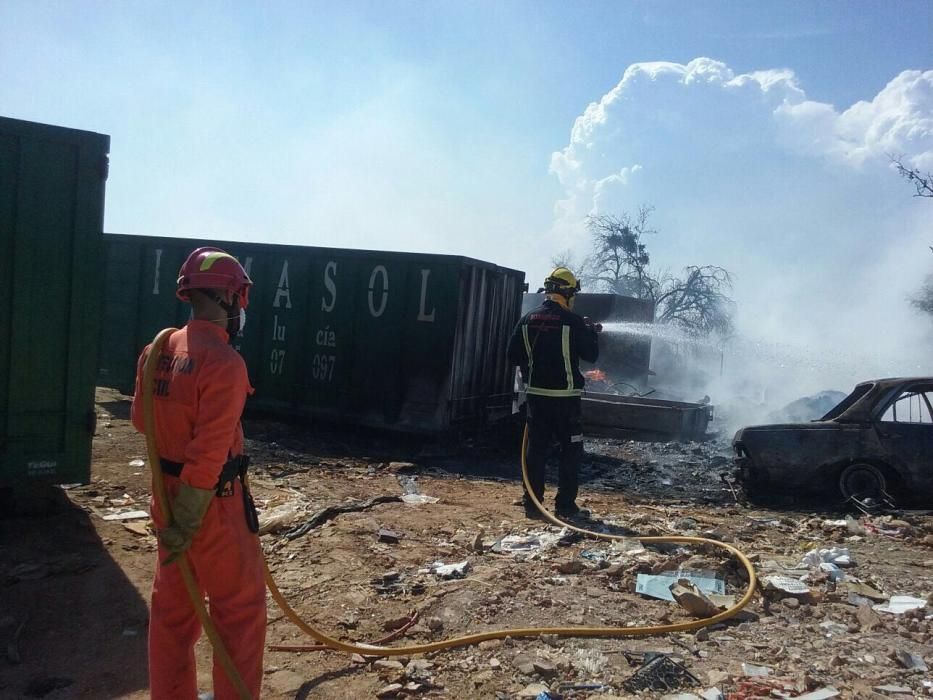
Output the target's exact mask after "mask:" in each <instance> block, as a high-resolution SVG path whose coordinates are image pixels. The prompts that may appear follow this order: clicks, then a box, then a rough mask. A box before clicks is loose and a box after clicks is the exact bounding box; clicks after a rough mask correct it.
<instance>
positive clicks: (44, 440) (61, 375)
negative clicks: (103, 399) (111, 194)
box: [0, 117, 110, 492]
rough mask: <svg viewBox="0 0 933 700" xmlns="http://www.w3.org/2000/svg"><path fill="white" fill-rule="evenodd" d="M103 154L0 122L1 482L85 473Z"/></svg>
mask: <svg viewBox="0 0 933 700" xmlns="http://www.w3.org/2000/svg"><path fill="white" fill-rule="evenodd" d="M109 150H110V139H109V137H107V136H104V135H102V134H94V133H90V132H86V131H75V130H73V129H64V128H61V127H56V126H48V125H45V124H35V123H32V122H24V121H19V120H15V119H7V118H3V117H0V489H13V491H14V492H16V491H19V490H25V489H26V488H28V487H29V486H30V485H31V484H34V483H58V484H61V483H86V482H87V481H88V480H89V477H90V463H91V439H92V437H93V434H94V423H95V420H94V418H95V412H94V384H95V380H96V376H97V343H98V337H99V328H100V301H101V294H100V291H101V287H102V282H103V280H101V268H102V260H103V251H102V242H101V236H102V229H103V219H104V183H105V181H106V179H107V163H108V160H107V157H108V156H107V154H108V152H109Z"/></svg>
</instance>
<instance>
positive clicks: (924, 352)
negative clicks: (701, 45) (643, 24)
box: [550, 58, 933, 407]
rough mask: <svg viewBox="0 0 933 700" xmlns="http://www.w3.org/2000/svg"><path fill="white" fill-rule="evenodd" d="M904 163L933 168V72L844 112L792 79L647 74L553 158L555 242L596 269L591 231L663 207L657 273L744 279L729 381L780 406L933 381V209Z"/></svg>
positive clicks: (907, 74)
mask: <svg viewBox="0 0 933 700" xmlns="http://www.w3.org/2000/svg"><path fill="white" fill-rule="evenodd" d="M890 155H894V156H898V157H902V158H903V160H904V162H905V164H909V165H910V166H911V167H918V168H921V169H922V170H930V169H933V70H926V71H919V70H908V71H904V72H902V73H900V74H899V75H896V76H894V77H893V78H892V79H891V81H890V82H889V83H888V84H887V85H886V86H885V87H884V88H883V89H882V90H881V91H880V92H879V93H878V94H877V95H875V96H874V97H871V98H870V99H869V100H866V101H860V102H857V103H856V104H853V105H851V106H849V107H847V108H845V109H842V110H839V109H837V108H836V107H834V106H833V105H831V104H826V103H823V102H819V101H814V100H812V99H809V98H808V97H807V95H806V93H805V92H804V90H803V88H802V87H801V84H800V81H799V80H798V78H797V76H795V74H794V73H793V72H792V71H791V70H788V69H779V70H761V71H753V72H750V73H744V74H736V72H734V71H733V70H732V69H730V68H729V67H728V66H727V65H725V64H724V63H722V62H719V61H715V60H711V59H709V58H697V59H695V60H693V61H691V62H689V63H688V64H686V65H681V64H676V63H640V64H634V65H632V66H630V67H629V68H628V69H627V70H626V71H625V73H624V75H623V77H622V79H621V80H620V81H619V83H618V84H617V85H616V86H615V87H614V88H613V89H612V90H610V91H609V92H608V93H606V94H605V95H603V96H602V98H600V99H599V100H598V101H596V102H593V103H591V104H590V105H589V106H587V107H586V109H585V110H584V111H583V113H582V114H581V115H580V116H579V117H578V118H577V119H576V122H575V123H574V125H573V129H572V130H571V134H570V141H569V143H568V144H567V146H566V147H564V148H563V149H562V150H560V151H558V152H556V153H554V154H553V155H552V157H551V172H552V173H553V174H554V175H555V176H556V177H557V179H558V180H559V183H560V186H561V189H562V195H561V197H560V199H559V201H558V202H557V203H556V205H555V212H554V215H555V220H554V224H553V229H552V231H551V233H550V242H551V245H552V248H553V249H554V250H555V251H556V250H564V249H566V248H567V247H568V243H569V244H570V246H571V247H572V248H574V249H575V250H577V251H578V252H580V253H583V252H585V249H586V246H587V236H586V232H585V226H584V222H585V218H586V216H587V215H591V214H618V213H620V212H623V211H628V212H632V211H635V210H636V209H637V207H638V206H639V205H641V204H650V205H653V206H655V208H656V213H655V216H654V218H653V224H654V227H655V228H657V229H658V230H659V232H660V233H659V234H658V235H657V236H653V237H651V238H650V239H649V240H648V244H649V250H650V251H651V252H652V255H653V262H654V263H656V264H658V265H660V266H661V267H663V268H667V269H670V270H672V271H675V272H676V271H678V270H679V269H680V268H681V267H683V266H684V265H688V264H715V265H722V266H723V267H726V268H727V269H729V270H730V271H732V272H733V273H734V275H735V280H736V285H735V297H736V301H737V302H738V316H737V325H738V329H739V333H740V337H738V338H736V339H734V340H733V341H732V342H731V343H730V344H727V345H726V350H725V355H724V358H723V365H724V367H725V368H726V372H725V374H726V375H728V369H729V368H730V367H731V368H733V369H737V368H740V369H741V370H742V371H740V372H737V374H740V375H741V377H737V376H733V380H734V383H738V384H741V385H743V386H744V387H745V388H746V389H747V390H748V391H750V392H752V393H756V392H757V393H758V394H760V395H761V396H762V397H764V400H765V403H768V404H769V405H771V406H772V407H774V405H775V404H777V403H779V402H780V401H782V400H784V399H785V398H787V399H790V398H794V397H795V395H796V396H799V395H801V394H802V393H805V392H812V391H817V390H820V389H828V388H836V389H842V390H848V389H849V388H851V386H852V384H854V382H856V381H858V380H861V379H867V378H872V377H875V376H882V375H898V374H931V373H933V357H931V355H930V353H929V350H928V349H929V347H930V345H929V341H930V339H931V336H930V328H931V325H933V324H931V320H930V319H929V318H928V317H923V316H921V315H919V314H918V313H917V312H916V311H915V310H914V309H913V308H912V307H911V306H910V304H909V297H910V296H911V294H913V293H914V292H915V291H916V290H917V288H918V287H919V286H920V284H921V282H922V280H923V278H924V276H925V275H926V274H928V273H930V272H931V271H933V255H931V252H930V249H929V248H928V246H929V245H933V201H931V200H929V199H925V200H924V199H921V198H917V197H913V196H912V195H913V188H912V187H911V186H910V185H909V184H908V183H907V182H905V181H904V180H902V179H901V178H900V177H898V175H897V174H896V172H895V171H894V169H893V167H892V165H891V163H890V159H889V156H890ZM716 370H717V372H718V367H716ZM712 374H716V372H712ZM752 385H755V386H752ZM732 388H733V389H734V388H735V386H733V387H732ZM715 398H716V397H714V400H715Z"/></svg>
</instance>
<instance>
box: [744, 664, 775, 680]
mask: <svg viewBox="0 0 933 700" xmlns="http://www.w3.org/2000/svg"><path fill="white" fill-rule="evenodd" d="M772 670H773V669H771V668H769V667H768V666H758V665H756V664H750V663H748V662H747V661H744V662H742V675H743V676H747V677H748V678H766V677H768V676H770V675H771V671H772Z"/></svg>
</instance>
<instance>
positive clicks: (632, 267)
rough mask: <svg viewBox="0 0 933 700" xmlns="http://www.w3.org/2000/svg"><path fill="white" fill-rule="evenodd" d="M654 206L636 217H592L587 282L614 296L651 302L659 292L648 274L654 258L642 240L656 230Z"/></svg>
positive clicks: (640, 210)
mask: <svg viewBox="0 0 933 700" xmlns="http://www.w3.org/2000/svg"><path fill="white" fill-rule="evenodd" d="M653 211H654V208H653V207H649V206H642V207H640V208H639V209H638V213H637V214H635V215H634V216H631V215H629V214H622V215H621V216H612V215H610V214H602V215H600V216H591V217H589V218H588V219H587V222H586V225H587V228H588V229H589V230H590V234H591V235H592V237H593V253H592V254H591V255H590V256H589V257H588V258H587V262H588V264H587V265H586V268H587V276H588V277H589V279H587V280H586V281H588V282H590V283H591V284H593V286H594V287H598V288H603V289H606V290H607V291H610V292H614V293H615V294H623V295H626V296H633V297H637V298H639V299H649V298H652V297H653V296H654V293H655V291H656V289H655V286H654V285H655V282H656V280H654V279H653V278H652V276H651V274H650V272H649V269H648V267H649V265H650V264H651V256H650V255H649V253H648V248H647V246H646V245H645V243H644V242H643V240H642V239H643V237H644V236H647V235H649V234H652V233H656V231H655V230H654V229H652V228H649V226H648V218H649V217H650V216H651V212H653Z"/></svg>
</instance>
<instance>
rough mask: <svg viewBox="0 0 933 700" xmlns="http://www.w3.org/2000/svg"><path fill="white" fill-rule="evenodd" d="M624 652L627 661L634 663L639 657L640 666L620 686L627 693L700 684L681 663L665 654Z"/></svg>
mask: <svg viewBox="0 0 933 700" xmlns="http://www.w3.org/2000/svg"><path fill="white" fill-rule="evenodd" d="M624 653H625V658H626V660H628V662H629V663H630V664H631V663H635V662H637V661H639V657H641V659H640V660H641V662H642V664H643V665H642V666H641V668H639V669H638V670H637V671H635V673H634V674H632V676H631V677H630V678H629V679H628V680H626V681H625V682H624V683H623V684H622V687H623V688H624V689H625V690H626V692H629V693H637V692H638V691H641V690H658V691H663V690H677V689H679V688H687V687H691V686H695V685H699V684H700V679H699V678H697V677H696V676H694V675H693V674H692V673H690V671H689V670H688V669H687V667H686V666H684V665H683V664H681V663H678V662H677V661H674V659H672V658H671V657H670V656H668V655H667V654H661V653H657V652H645V653H644V654H643V655H641V654H630V653H628V652H624Z"/></svg>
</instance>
